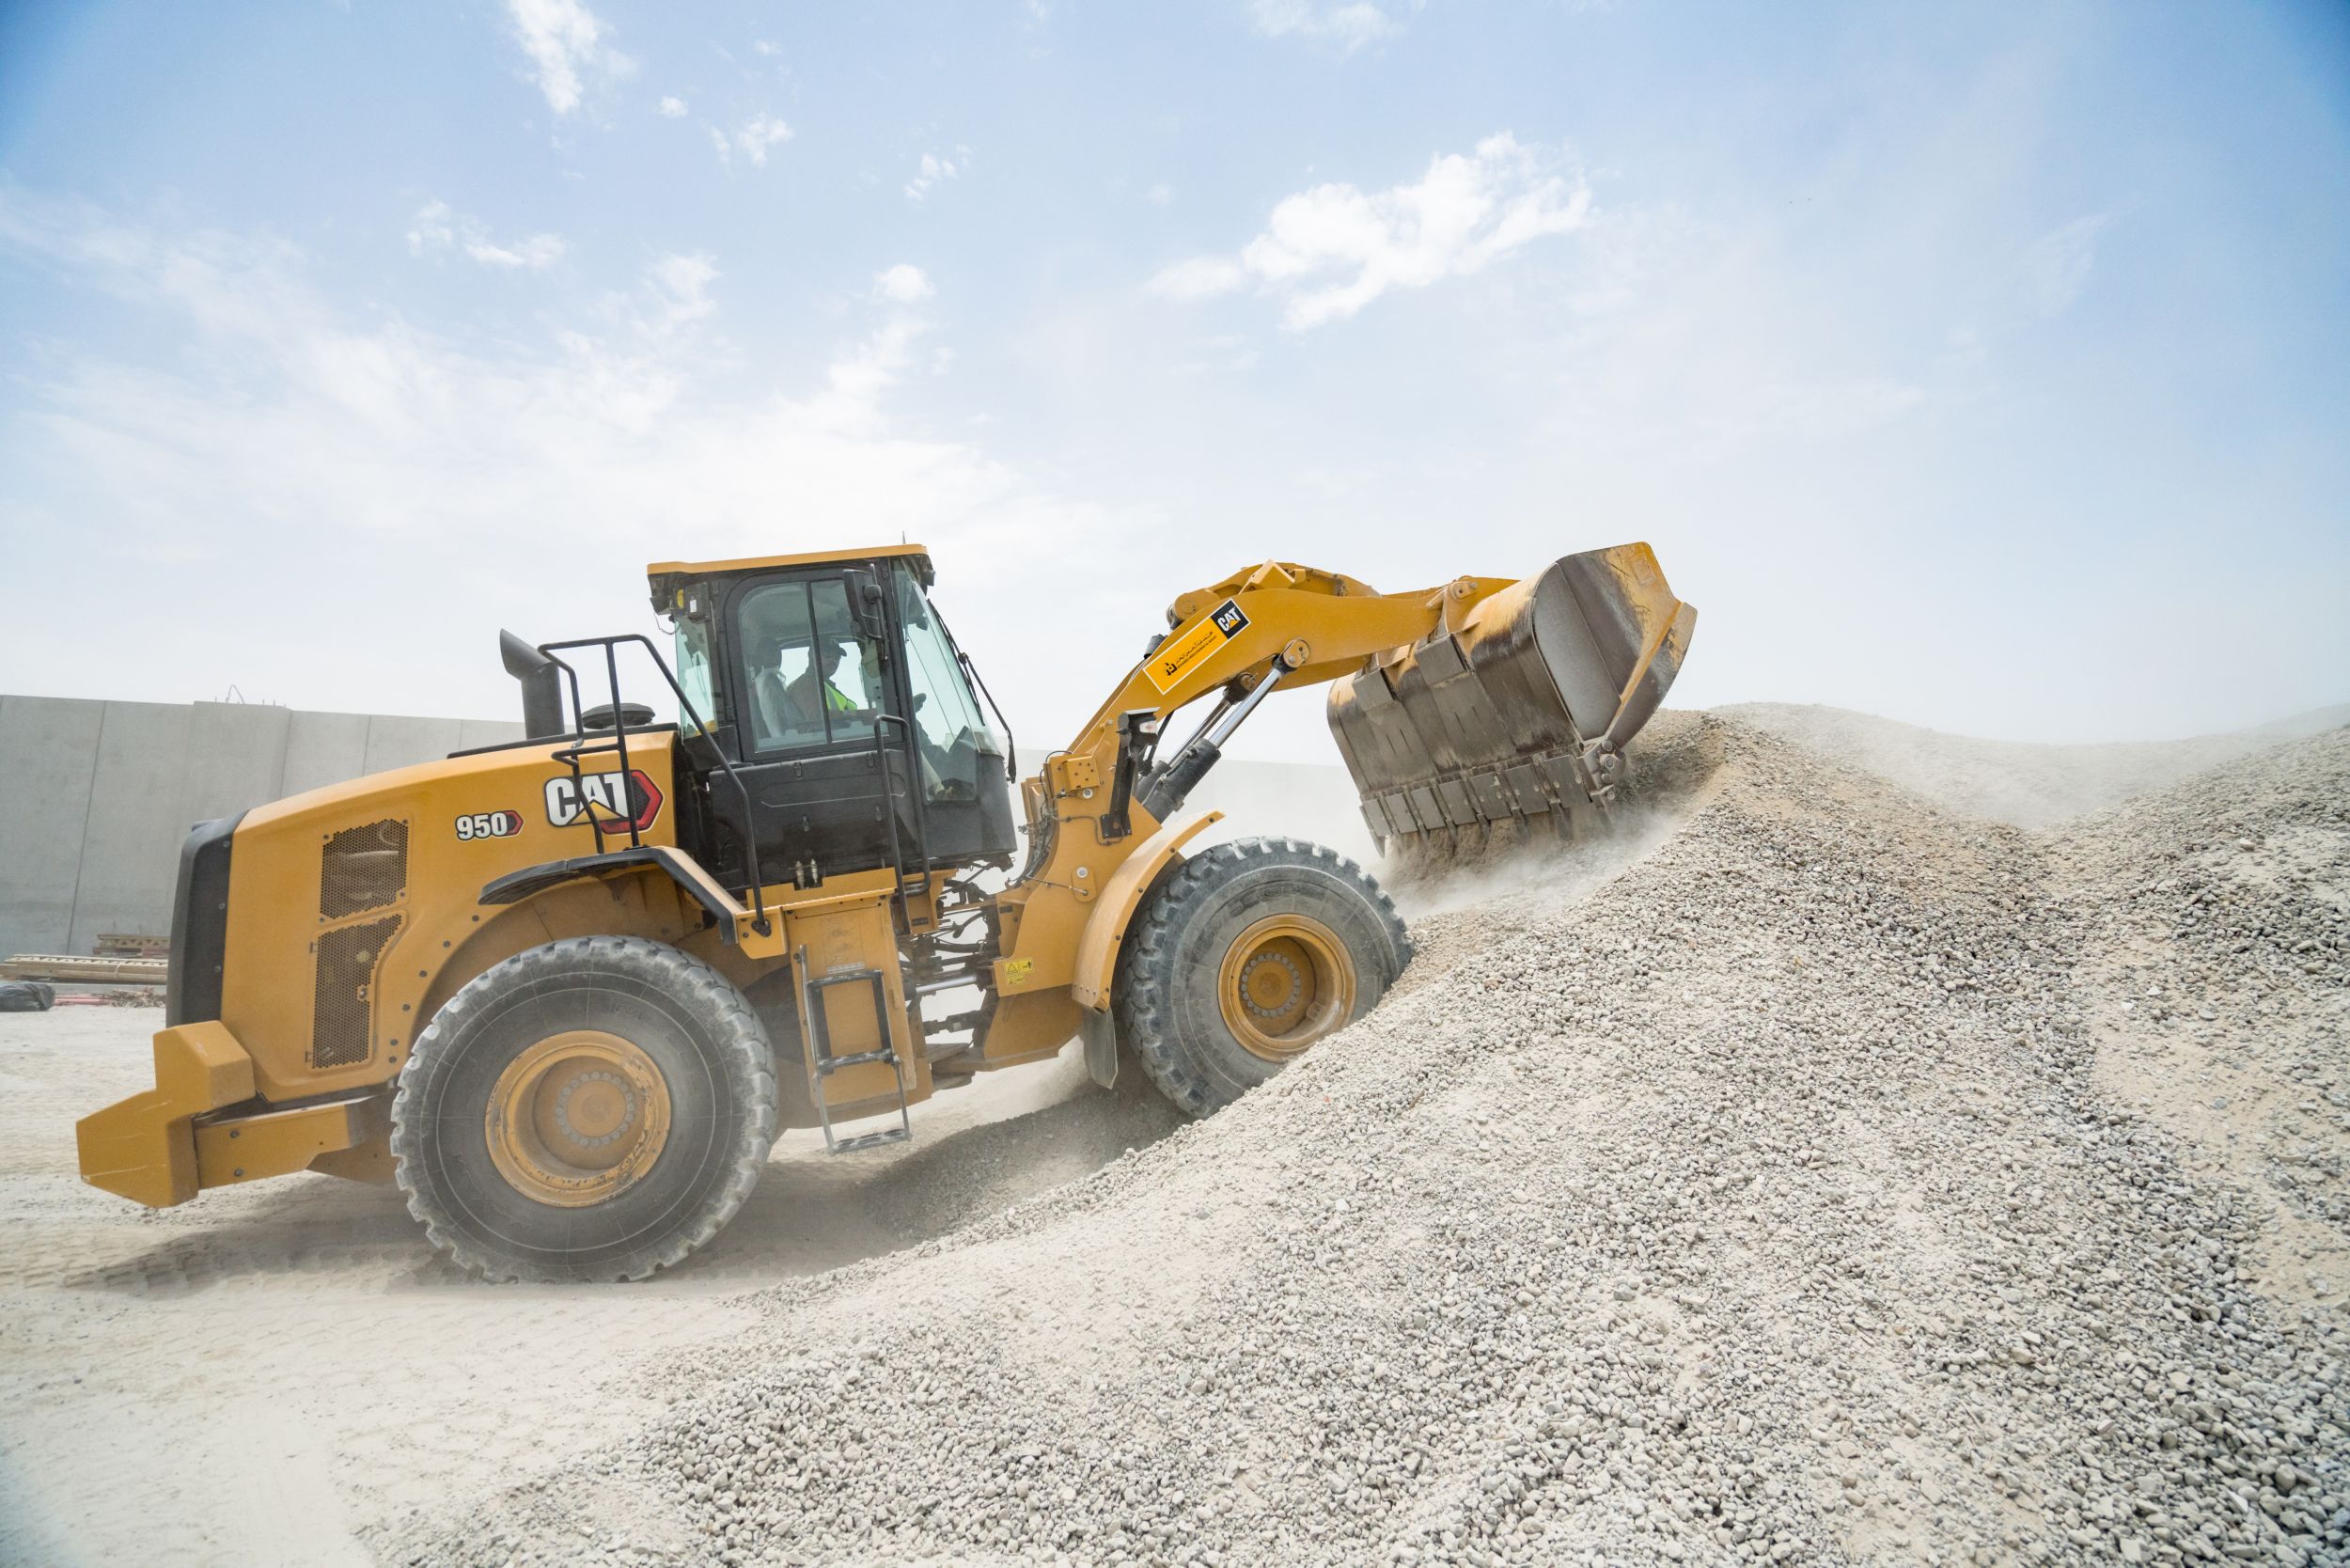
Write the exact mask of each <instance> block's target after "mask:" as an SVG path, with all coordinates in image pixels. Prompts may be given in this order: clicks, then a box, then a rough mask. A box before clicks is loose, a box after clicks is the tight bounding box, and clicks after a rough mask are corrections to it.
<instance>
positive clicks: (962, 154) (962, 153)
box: [906, 147, 971, 201]
mask: <svg viewBox="0 0 2350 1568" xmlns="http://www.w3.org/2000/svg"><path fill="white" fill-rule="evenodd" d="M970 166H971V149H969V148H967V147H958V148H956V149H955V150H954V155H953V156H952V157H948V158H942V157H940V156H939V155H938V154H937V153H934V152H925V153H924V154H922V161H921V163H919V164H918V165H916V166H915V170H914V178H913V179H912V180H907V181H906V197H907V199H908V200H910V201H919V200H921V199H922V198H923V197H924V196H928V195H930V194H931V192H932V190H934V189H936V188H937V187H938V186H939V185H941V184H943V183H944V182H946V181H947V180H952V179H953V178H955V176H957V175H959V174H961V173H962V172H963V171H964V169H967V168H969V167H970Z"/></svg>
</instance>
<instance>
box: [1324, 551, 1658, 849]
mask: <svg viewBox="0 0 2350 1568" xmlns="http://www.w3.org/2000/svg"><path fill="white" fill-rule="evenodd" d="M1697 616H1698V613H1697V611H1696V610H1695V609H1694V608H1693V607H1691V606H1690V605H1687V604H1683V603H1682V602H1681V601H1680V600H1678V599H1676V598H1674V597H1673V593H1672V589H1671V588H1669V587H1668V586H1667V585H1666V582H1665V573H1664V572H1663V570H1662V569H1661V568H1659V567H1658V566H1657V564H1656V555H1655V553H1654V552H1653V551H1652V550H1651V549H1650V548H1649V547H1648V546H1647V545H1646V544H1619V545H1617V546H1615V547H1614V548H1612V549H1607V550H1589V551H1585V552H1584V553H1583V554H1581V555H1578V556H1569V557H1566V558H1565V559H1563V560H1559V561H1554V562H1552V563H1551V565H1549V566H1548V567H1546V568H1544V569H1543V571H1542V572H1537V573H1536V574H1535V575H1533V576H1531V577H1528V578H1525V579H1523V580H1521V581H1519V582H1515V583H1512V584H1511V585H1510V586H1509V587H1508V588H1503V589H1501V590H1500V591H1499V592H1496V593H1494V594H1492V595H1490V596H1488V597H1487V598H1486V599H1484V600H1483V601H1482V602H1481V603H1479V604H1477V605H1476V606H1475V607H1474V608H1472V609H1471V610H1470V611H1469V612H1468V614H1467V615H1466V617H1465V618H1464V619H1462V620H1461V622H1460V625H1459V627H1458V629H1457V630H1456V631H1446V630H1444V629H1443V628H1441V627H1439V628H1438V630H1437V631H1435V632H1434V634H1432V635H1429V636H1428V637H1426V638H1425V639H1423V640H1421V641H1419V642H1417V643H1413V644H1410V645H1408V646H1406V647H1403V648H1399V649H1396V650H1393V651H1391V652H1388V653H1386V654H1383V655H1381V656H1380V658H1379V659H1378V660H1377V661H1376V662H1374V663H1373V665H1372V666H1371V667H1370V668H1367V669H1365V670H1363V671H1362V672H1361V673H1360V674H1357V675H1355V676H1354V677H1353V678H1352V679H1350V680H1344V681H1340V682H1334V683H1333V684H1332V686H1331V689H1330V730H1331V733H1332V734H1333V735H1335V736H1336V737H1337V738H1338V743H1339V750H1340V754H1342V755H1343V756H1344V757H1345V759H1346V766H1347V771H1348V772H1350V773H1352V774H1353V775H1354V776H1355V789H1356V790H1357V791H1358V792H1360V793H1361V795H1362V803H1363V820H1364V821H1365V822H1366V823H1369V824H1370V827H1371V833H1372V835H1373V836H1374V837H1375V838H1377V839H1379V841H1380V845H1381V848H1382V850H1383V851H1384V853H1386V854H1387V855H1388V856H1389V857H1390V858H1392V859H1395V860H1397V861H1399V862H1401V863H1402V867H1403V868H1404V869H1407V870H1408V869H1414V868H1431V869H1434V868H1440V867H1442V866H1444V865H1447V864H1450V863H1452V862H1453V861H1455V860H1457V859H1460V858H1463V857H1464V855H1465V852H1470V851H1482V850H1484V849H1485V848H1487V847H1489V846H1495V845H1499V844H1504V843H1507V842H1510V841H1513V840H1516V839H1530V840H1532V841H1535V842H1541V841H1543V840H1546V839H1575V838H1579V837H1581V836H1582V834H1583V832H1584V830H1585V829H1586V827H1587V826H1588V825H1590V824H1592V823H1597V822H1598V821H1599V820H1600V818H1601V816H1602V814H1603V813H1604V812H1605V811H1606V808H1607V807H1608V806H1609V805H1610V804H1611V802H1612V800H1613V798H1614V795H1615V791H1616V785H1617V784H1618V783H1619V782H1620V781H1621V780H1622V777H1623V758H1622V748H1623V745H1624V743H1626V742H1627V741H1629V740H1631V739H1632V737H1633V736H1634V735H1636V734H1637V733H1639V730H1640V727H1641V726H1642V725H1644V724H1646V723H1647V722H1648V721H1649V717H1650V715H1651V714H1653V713H1655V712H1656V709H1657V705H1658V704H1659V703H1661V702H1662V701H1663V700H1664V698H1665V693H1666V691H1667V689H1668V688H1669V687H1670V686H1671V685H1672V682H1673V677H1674V676H1675V675H1677V674H1679V673H1680V670H1681V660H1682V657H1683V655H1684V653H1685V652H1686V651H1688V647H1689V635H1690V632H1691V630H1692V629H1693V628H1694V627H1695V626H1696V624H1697Z"/></svg>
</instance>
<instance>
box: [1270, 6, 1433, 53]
mask: <svg viewBox="0 0 2350 1568" xmlns="http://www.w3.org/2000/svg"><path fill="white" fill-rule="evenodd" d="M1249 17H1250V20H1251V21H1253V22H1254V23H1255V24H1256V26H1257V31H1258V32H1260V33H1262V34H1263V35H1264V36H1265V37H1266V38H1269V39H1278V38H1305V39H1314V40H1316V41H1317V42H1323V43H1331V44H1336V45H1337V46H1338V47H1339V48H1340V49H1341V50H1343V51H1345V52H1346V53H1348V54H1353V53H1354V52H1355V50H1357V49H1360V48H1362V47H1363V46H1364V45H1365V44H1368V43H1376V42H1377V41H1378V40H1379V39H1384V38H1392V37H1393V36H1394V35H1395V34H1396V33H1397V32H1399V31H1401V30H1402V29H1401V28H1400V27H1399V26H1398V24H1397V23H1396V20H1395V18H1394V17H1392V16H1390V15H1388V14H1387V12H1386V11H1385V10H1383V9H1381V8H1379V7H1377V6H1374V5H1371V4H1369V3H1368V0H1335V3H1334V0H1254V4H1253V5H1252V6H1251V7H1250V8H1249Z"/></svg>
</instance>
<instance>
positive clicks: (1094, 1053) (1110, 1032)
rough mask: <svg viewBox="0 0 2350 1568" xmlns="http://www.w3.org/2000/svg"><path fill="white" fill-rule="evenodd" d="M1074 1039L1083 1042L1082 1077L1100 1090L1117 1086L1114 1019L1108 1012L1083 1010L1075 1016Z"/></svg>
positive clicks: (1116, 1024) (1116, 1050)
mask: <svg viewBox="0 0 2350 1568" xmlns="http://www.w3.org/2000/svg"><path fill="white" fill-rule="evenodd" d="M1077 1038H1078V1039H1080V1040H1082V1041H1084V1042H1085V1047H1086V1074H1087V1075H1088V1076H1089V1077H1091V1078H1092V1080H1093V1081H1094V1082H1095V1083H1097V1084H1100V1085H1101V1086H1102V1087H1103V1088H1104V1089H1116V1088H1117V1087H1118V1019H1117V1016H1116V1014H1114V1013H1112V1012H1111V1011H1110V1010H1109V1009H1107V1008H1103V1009H1101V1010H1100V1011H1095V1010H1094V1009H1092V1008H1087V1009H1086V1010H1085V1011H1082V1012H1080V1013H1079V1014H1078V1015H1077Z"/></svg>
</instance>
